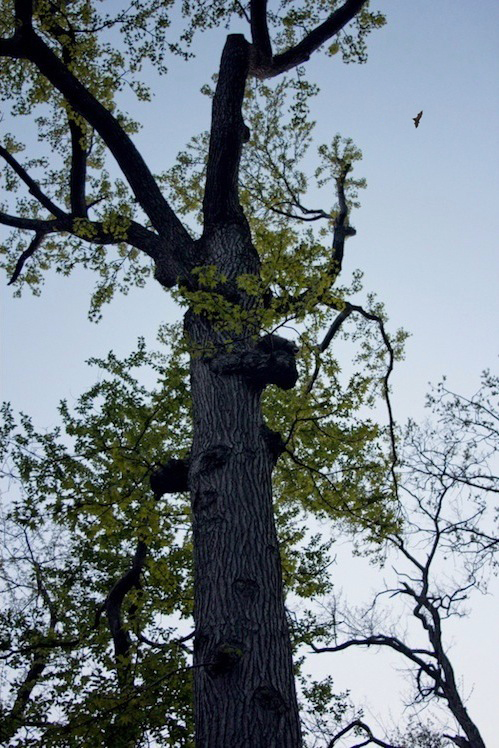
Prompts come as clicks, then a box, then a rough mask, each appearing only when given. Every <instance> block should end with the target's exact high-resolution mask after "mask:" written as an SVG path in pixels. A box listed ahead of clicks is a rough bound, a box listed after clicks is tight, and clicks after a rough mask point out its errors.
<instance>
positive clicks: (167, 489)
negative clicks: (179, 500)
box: [149, 457, 189, 499]
mask: <svg viewBox="0 0 499 748" xmlns="http://www.w3.org/2000/svg"><path fill="white" fill-rule="evenodd" d="M188 470H189V460H177V459H174V458H173V457H171V458H170V459H169V460H167V461H166V462H165V464H164V465H161V467H159V468H158V469H157V470H155V471H154V473H152V475H151V477H150V479H149V483H150V485H151V490H152V492H153V494H154V498H155V499H160V498H161V497H162V496H163V495H164V494H165V493H180V492H181V491H187V490H188V486H187V473H188Z"/></svg>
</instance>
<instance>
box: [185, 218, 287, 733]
mask: <svg viewBox="0 0 499 748" xmlns="http://www.w3.org/2000/svg"><path fill="white" fill-rule="evenodd" d="M234 229H235V227H234V226H232V227H231V228H229V229H228V234H229V235H230V237H229V239H227V233H226V232H223V231H222V232H220V233H221V234H225V241H224V240H223V239H222V238H221V236H220V235H219V237H218V239H217V240H216V241H217V243H218V244H219V249H220V251H221V255H222V256H223V259H222V256H220V257H219V258H217V259H218V262H217V264H218V266H219V267H220V266H222V267H221V269H223V264H227V263H228V264H231V260H232V261H233V260H234V256H237V254H238V252H240V251H244V254H245V256H246V258H248V256H249V257H251V256H254V250H253V249H252V248H251V247H250V248H248V246H246V247H243V246H242V245H244V244H246V243H247V235H246V238H244V234H246V231H243V232H240V231H238V230H237V229H236V230H234ZM241 242H242V244H241ZM214 254H217V252H216V250H215V251H213V247H212V250H211V251H210V255H211V256H213V255H214ZM224 260H225V263H224ZM226 266H227V265H226ZM186 332H187V334H188V337H189V338H190V340H191V343H192V344H193V345H194V346H195V347H197V346H201V347H205V346H209V345H210V344H211V345H213V344H214V343H215V344H217V345H218V347H219V350H220V336H219V335H217V333H216V332H215V331H214V330H213V329H212V327H211V324H210V323H209V322H208V321H207V320H206V319H204V318H202V317H199V316H196V315H194V314H192V313H189V314H188V315H187V317H186ZM244 348H245V349H246V351H247V349H248V348H250V349H251V348H253V354H250V356H251V355H255V354H254V344H253V343H251V342H248V341H246V342H245V343H244V344H241V343H240V342H239V343H237V342H236V343H235V348H234V349H232V356H231V362H232V365H231V366H230V367H229V368H228V370H226V371H221V369H223V366H222V367H220V366H217V365H216V361H217V357H216V356H215V357H212V355H209V356H203V355H199V354H198V355H196V353H194V354H193V356H192V363H191V384H192V398H193V424H194V436H193V446H192V451H191V460H190V475H189V483H190V490H191V497H192V512H193V530H194V563H195V610H194V618H195V626H196V637H195V648H194V651H195V665H196V668H195V670H194V682H195V718H196V746H197V747H198V748H264V747H265V748H298V746H301V737H300V723H299V715H298V707H297V700H296V693H295V686H294V677H293V665H292V658H291V646H290V639H289V631H288V626H287V621H286V615H285V608H284V599H283V588H282V579H281V564H280V555H279V546H278V541H277V535H276V529H275V523H274V513H273V506H272V485H271V475H272V467H273V464H274V456H275V455H273V454H272V445H271V442H270V440H269V438H268V433H269V430H268V429H267V428H266V426H265V424H264V421H263V417H262V412H261V404H260V396H261V392H262V389H263V386H262V381H261V379H259V380H257V381H256V382H255V381H254V380H252V378H251V373H250V368H251V367H248V363H247V360H248V359H247V358H245V359H244V361H245V362H246V363H245V369H244V371H243V372H237V371H236V369H237V366H234V365H233V359H234V357H237V353H234V350H236V351H237V350H239V351H241V350H242V349H244ZM222 350H223V349H222ZM220 355H221V356H222V358H223V355H224V354H223V352H222V353H221V354H219V356H218V360H220ZM243 355H247V353H244V351H243ZM256 355H257V354H256ZM265 355H266V354H262V356H263V357H264V358H265ZM252 360H253V359H252V358H250V361H252ZM287 386H289V385H287Z"/></svg>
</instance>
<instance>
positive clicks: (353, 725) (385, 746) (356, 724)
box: [327, 719, 399, 748]
mask: <svg viewBox="0 0 499 748" xmlns="http://www.w3.org/2000/svg"><path fill="white" fill-rule="evenodd" d="M354 729H358V730H362V731H363V732H365V733H366V734H367V737H368V739H367V740H365V741H363V742H362V743H355V745H352V746H351V748H360V746H364V745H369V744H370V743H373V744H374V745H379V746H381V748H399V747H398V746H395V745H393V744H392V743H385V741H384V740H380V738H376V737H375V736H374V735H373V733H372V730H371V728H370V727H369V725H366V723H365V722H362V720H360V719H356V720H354V721H353V722H350V724H349V725H347V726H346V727H344V728H343V730H340V732H338V733H337V734H336V735H335V736H334V737H333V738H332V740H330V741H329V743H328V745H327V748H333V746H334V745H335V743H337V742H338V740H340V738H342V737H343V736H344V735H346V734H347V732H350V730H354Z"/></svg>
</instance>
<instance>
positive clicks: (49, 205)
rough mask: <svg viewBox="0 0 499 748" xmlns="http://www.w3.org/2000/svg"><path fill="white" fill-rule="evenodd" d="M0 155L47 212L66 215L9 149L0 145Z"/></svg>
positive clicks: (57, 216)
mask: <svg viewBox="0 0 499 748" xmlns="http://www.w3.org/2000/svg"><path fill="white" fill-rule="evenodd" d="M0 156H2V158H3V159H4V160H5V161H6V162H7V163H8V164H9V166H10V167H11V168H12V169H13V170H14V171H15V172H16V174H17V176H18V177H19V178H20V179H22V181H23V182H24V184H25V185H26V186H27V187H28V189H29V191H30V194H31V195H33V197H35V198H36V199H37V200H38V202H39V203H40V205H42V206H43V207H44V208H46V209H47V210H48V211H49V213H52V215H53V216H55V217H56V218H65V217H66V216H67V213H65V212H64V211H63V210H62V209H61V208H59V207H58V206H57V205H56V204H55V203H53V202H52V200H51V199H50V198H49V197H48V196H47V195H45V193H44V192H43V191H42V190H41V189H40V187H39V186H38V184H37V183H36V182H35V180H34V179H32V178H31V177H30V175H29V174H28V172H27V171H26V169H25V168H24V167H23V166H21V164H20V163H19V161H18V160H17V159H16V158H14V156H13V155H12V154H11V153H9V151H8V150H7V149H6V148H4V147H3V146H2V145H0Z"/></svg>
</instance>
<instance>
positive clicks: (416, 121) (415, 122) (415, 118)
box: [412, 110, 423, 127]
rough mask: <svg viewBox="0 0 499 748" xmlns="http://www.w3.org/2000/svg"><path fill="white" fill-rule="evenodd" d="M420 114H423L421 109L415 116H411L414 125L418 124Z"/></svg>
mask: <svg viewBox="0 0 499 748" xmlns="http://www.w3.org/2000/svg"><path fill="white" fill-rule="evenodd" d="M422 116H423V110H421V111H420V112H419V114H418V115H417V116H416V117H413V118H412V119H413V120H414V127H417V126H418V125H419V121H420V119H421V117H422Z"/></svg>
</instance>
